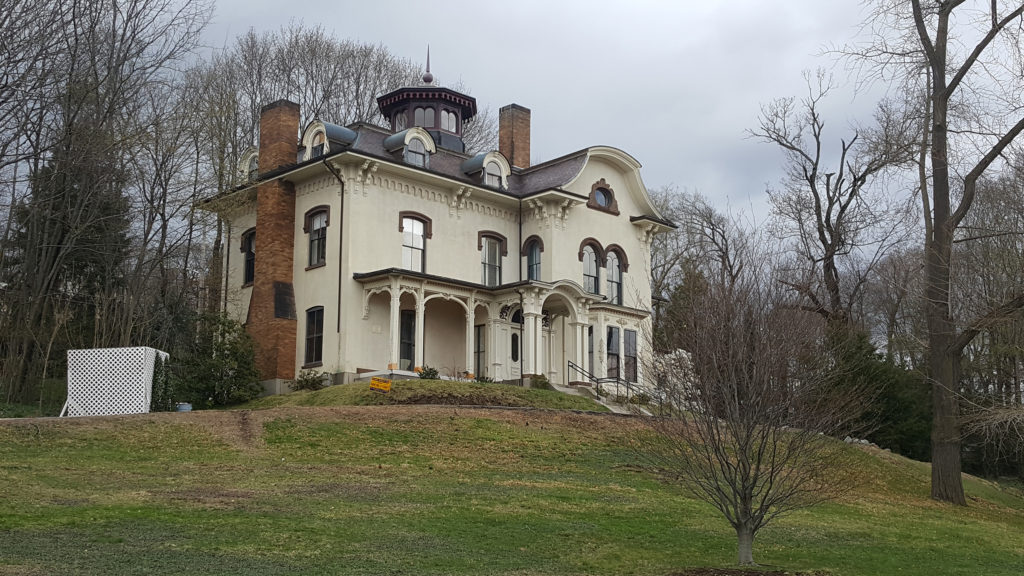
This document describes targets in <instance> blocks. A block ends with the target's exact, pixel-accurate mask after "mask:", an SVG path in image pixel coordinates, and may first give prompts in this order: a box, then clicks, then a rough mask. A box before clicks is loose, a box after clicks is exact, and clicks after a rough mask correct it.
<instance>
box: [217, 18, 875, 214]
mask: <svg viewBox="0 0 1024 576" xmlns="http://www.w3.org/2000/svg"><path fill="white" fill-rule="evenodd" d="M282 10H285V11H286V12H285V13H282ZM289 19H294V20H295V21H298V22H303V23H305V24H308V25H314V24H321V25H322V26H323V27H324V28H325V29H327V30H328V31H333V32H334V33H335V34H336V35H337V36H339V37H348V38H352V39H355V40H360V41H363V42H368V43H374V44H376V43H382V44H384V45H385V46H387V47H388V48H389V49H390V50H391V51H392V52H393V53H395V54H396V55H398V56H400V57H404V58H409V59H412V60H415V61H421V62H422V61H423V60H425V55H426V47H427V44H429V45H430V53H431V70H432V72H433V73H434V75H435V76H436V77H437V78H438V79H439V80H440V82H441V84H442V85H448V84H453V83H456V82H458V81H461V82H462V83H463V85H464V86H465V87H466V89H467V90H468V91H469V92H470V93H471V94H472V95H473V96H474V97H476V99H477V104H478V106H479V107H481V108H484V107H490V108H491V109H492V111H493V112H494V113H495V114H497V110H498V108H500V107H501V106H504V105H506V104H510V103H516V104H520V105H522V106H525V107H527V108H530V110H531V111H532V138H531V148H532V150H531V152H532V155H533V161H534V162H542V161H544V160H548V159H551V158H555V157H558V156H561V155H563V154H566V153H569V152H572V151H575V150H578V149H580V148H584V147H586V146H592V145H596V144H605V145H610V146H615V147H617V148H621V149H623V150H625V151H626V152H628V153H629V154H631V155H633V156H634V157H635V158H636V159H637V160H639V161H640V163H641V164H643V171H642V175H643V179H644V183H645V184H646V185H647V187H648V188H656V187H660V186H665V185H675V186H677V187H679V188H688V189H691V190H699V191H700V192H702V193H703V194H705V195H706V196H708V197H710V198H711V199H712V200H713V201H714V203H715V204H716V205H718V206H719V207H722V208H725V207H728V208H730V209H732V210H734V211H746V212H753V213H754V216H755V218H756V219H757V220H762V219H763V218H764V217H765V216H766V210H767V207H766V203H765V201H764V190H765V185H766V184H767V183H773V182H776V181H778V179H779V177H780V163H781V155H780V154H779V153H778V152H777V151H776V150H775V149H773V148H772V147H771V146H769V145H768V144H763V143H759V142H756V141H754V140H751V139H749V138H747V137H746V135H745V133H744V131H745V130H746V129H749V128H752V127H754V126H756V123H757V116H758V113H759V109H760V105H761V104H763V103H766V102H768V101H770V100H772V99H774V98H778V97H783V96H799V95H801V94H803V93H804V92H805V91H806V86H805V85H804V83H803V78H802V76H801V72H802V71H803V70H810V69H814V68H817V67H827V68H832V67H833V65H834V60H833V59H832V58H831V57H829V56H822V55H820V54H821V53H822V51H823V50H824V49H825V48H827V47H828V46H830V45H836V44H841V43H844V42H847V41H849V40H850V39H852V38H853V36H854V34H855V33H856V31H857V24H858V23H859V22H860V21H861V19H862V8H861V4H860V2H858V1H857V0H828V1H822V0H775V1H766V0H729V1H725V0H723V1H716V0H678V1H668V0H664V1H642V2H641V1H632V2H602V1H594V0H591V1H572V2H569V1H564V0H547V1H533V0H523V1H520V2H515V3H512V2H500V3H499V2H488V1H486V0H485V1H480V0H477V1H475V2H463V1H456V0H445V1H443V2H404V1H401V0H400V1H398V2H387V3H384V2H365V1H364V2H346V1H341V2H334V3H325V2H312V1H307V2H291V3H281V2H280V1H270V0H218V3H217V11H216V14H215V16H214V21H213V23H212V24H211V26H210V28H209V30H208V33H207V43H208V44H209V45H211V46H224V45H225V44H230V43H231V42H232V41H233V39H234V38H235V37H236V36H237V35H238V34H240V33H242V32H244V31H246V30H248V29H249V28H255V29H256V30H258V31H260V30H270V29H276V28H278V27H280V26H281V25H282V24H284V23H287V22H288V20H289ZM835 73H836V81H837V83H838V84H839V85H840V86H839V87H840V90H838V91H837V94H836V96H835V97H834V98H832V100H831V102H830V103H829V104H830V106H829V115H828V117H827V123H828V125H827V129H831V130H833V131H834V132H832V135H834V136H835V138H836V139H838V138H839V137H840V136H842V135H845V133H846V132H847V126H848V124H849V123H850V122H852V121H854V120H857V119H860V120H863V121H867V120H869V116H870V110H871V107H872V104H873V101H871V99H870V98H867V97H858V98H857V99H856V101H854V100H853V98H852V89H851V88H850V83H848V82H847V80H846V78H845V77H844V76H845V72H844V70H843V69H842V67H838V68H836V70H835ZM328 120H329V119H328ZM827 135H828V134H827Z"/></svg>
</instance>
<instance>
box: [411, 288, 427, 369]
mask: <svg viewBox="0 0 1024 576" xmlns="http://www.w3.org/2000/svg"><path fill="white" fill-rule="evenodd" d="M426 308H427V303H426V302H424V301H423V288H419V289H418V290H416V345H415V346H414V348H415V354H414V356H416V360H415V361H414V362H413V368H414V369H415V368H422V367H423V317H424V315H425V311H426Z"/></svg>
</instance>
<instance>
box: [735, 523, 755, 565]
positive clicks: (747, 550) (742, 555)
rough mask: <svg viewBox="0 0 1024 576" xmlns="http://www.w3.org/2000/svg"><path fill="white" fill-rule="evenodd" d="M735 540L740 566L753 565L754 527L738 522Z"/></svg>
mask: <svg viewBox="0 0 1024 576" xmlns="http://www.w3.org/2000/svg"><path fill="white" fill-rule="evenodd" d="M736 540H737V543H738V545H739V555H738V561H739V564H740V565H741V566H753V565H754V529H753V528H751V527H750V526H749V525H746V524H740V525H738V526H736Z"/></svg>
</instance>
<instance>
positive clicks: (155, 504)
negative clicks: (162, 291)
mask: <svg viewBox="0 0 1024 576" xmlns="http://www.w3.org/2000/svg"><path fill="white" fill-rule="evenodd" d="M335 393H339V392H335ZM305 396H307V397H313V396H314V395H312V394H308V395H305ZM635 426H636V420H635V419H631V418H621V417H614V416H610V415H601V414H581V413H574V412H566V411H548V410H529V411H520V410H491V409H479V408H464V407H447V406H369V407H297V406H286V407H278V408H272V409H266V410H259V411H248V410H246V411H208V412H194V413H189V414H154V415H147V416H134V417H111V418H82V419H75V420H53V419H47V420H20V421H17V420H12V421H4V422H0V481H2V484H0V486H2V487H3V488H2V490H0V574H3V575H13V574H17V575H41V574H181V573H189V574H417V575H419V574H474V575H476V574H516V575H521V576H525V575H541V574H552V575H554V574H638V575H666V574H670V573H674V572H679V571H682V570H685V569H686V568H688V567H694V566H711V567H716V566H717V567H728V566H730V565H731V563H732V562H733V558H734V554H735V543H734V535H733V534H732V533H731V531H730V529H729V528H728V526H727V525H726V524H725V522H724V520H721V519H720V518H719V517H718V516H717V515H716V513H715V512H714V511H712V510H711V508H710V507H709V506H707V505H705V504H703V503H700V502H697V501H694V500H691V499H689V498H687V497H686V496H685V495H684V494H682V493H681V492H680V491H679V490H678V489H677V488H676V487H674V486H672V485H669V484H666V483H663V482H662V481H660V480H659V479H658V478H657V477H656V476H654V475H652V474H651V473H649V471H647V470H645V469H643V468H642V467H641V466H638V465H637V462H636V460H635V459H634V457H633V455H632V453H631V452H630V450H629V449H628V448H627V442H628V440H629V438H630V437H631V434H632V432H633V431H634V428H635ZM849 450H851V451H853V454H854V458H855V459H856V461H857V462H858V464H857V469H858V470H859V472H860V475H861V479H862V481H861V484H860V487H859V488H858V489H857V490H856V491H854V492H853V493H850V494H849V495H848V496H847V497H846V498H845V499H844V500H843V501H840V502H834V503H831V504H827V505H825V506H822V507H820V508H816V509H812V510H808V511H804V512H800V513H798V514H795V515H793V516H790V517H788V518H785V519H783V520H781V521H780V522H779V523H778V524H776V525H774V526H770V527H768V528H766V529H765V530H764V531H763V532H762V534H761V535H760V537H759V539H758V540H757V542H756V543H755V555H756V556H755V557H756V558H757V559H758V560H759V561H760V562H762V563H763V564H767V565H771V566H774V567H776V568H778V569H786V570H790V571H796V570H800V571H810V570H818V571H822V572H823V573H826V574H835V575H849V576H856V575H875V574H906V575H911V574H922V575H928V576H935V575H937V574H944V575H945V574H965V575H966V574H971V575H976V574H985V575H987V576H991V575H1002V574H1005V575H1015V576H1016V575H1018V574H1020V573H1021V569H1022V567H1024V539H1022V538H1021V534H1022V533H1024V498H1022V497H1021V495H1019V494H1015V493H1012V492H1010V491H1006V490H1003V489H1000V487H999V486H997V485H995V484H992V483H988V482H984V481H979V480H976V479H968V482H967V491H968V494H969V496H970V506H969V507H967V508H955V507H950V506H946V505H943V504H939V503H937V502H933V501H931V500H930V499H929V498H928V467H927V465H924V464H920V463H916V462H912V461H908V460H906V459H903V458H901V457H898V456H894V455H892V454H889V453H884V452H880V451H878V450H873V449H868V448H861V447H849Z"/></svg>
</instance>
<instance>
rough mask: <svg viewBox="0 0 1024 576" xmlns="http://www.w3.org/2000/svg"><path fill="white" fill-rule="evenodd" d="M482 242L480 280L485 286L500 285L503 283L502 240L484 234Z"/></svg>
mask: <svg viewBox="0 0 1024 576" xmlns="http://www.w3.org/2000/svg"><path fill="white" fill-rule="evenodd" d="M482 244H483V245H482V248H481V256H480V263H481V274H480V275H481V279H480V282H481V283H482V284H483V285H484V286H498V285H500V284H501V241H500V240H498V239H497V238H491V237H490V236H484V237H483V239H482Z"/></svg>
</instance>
